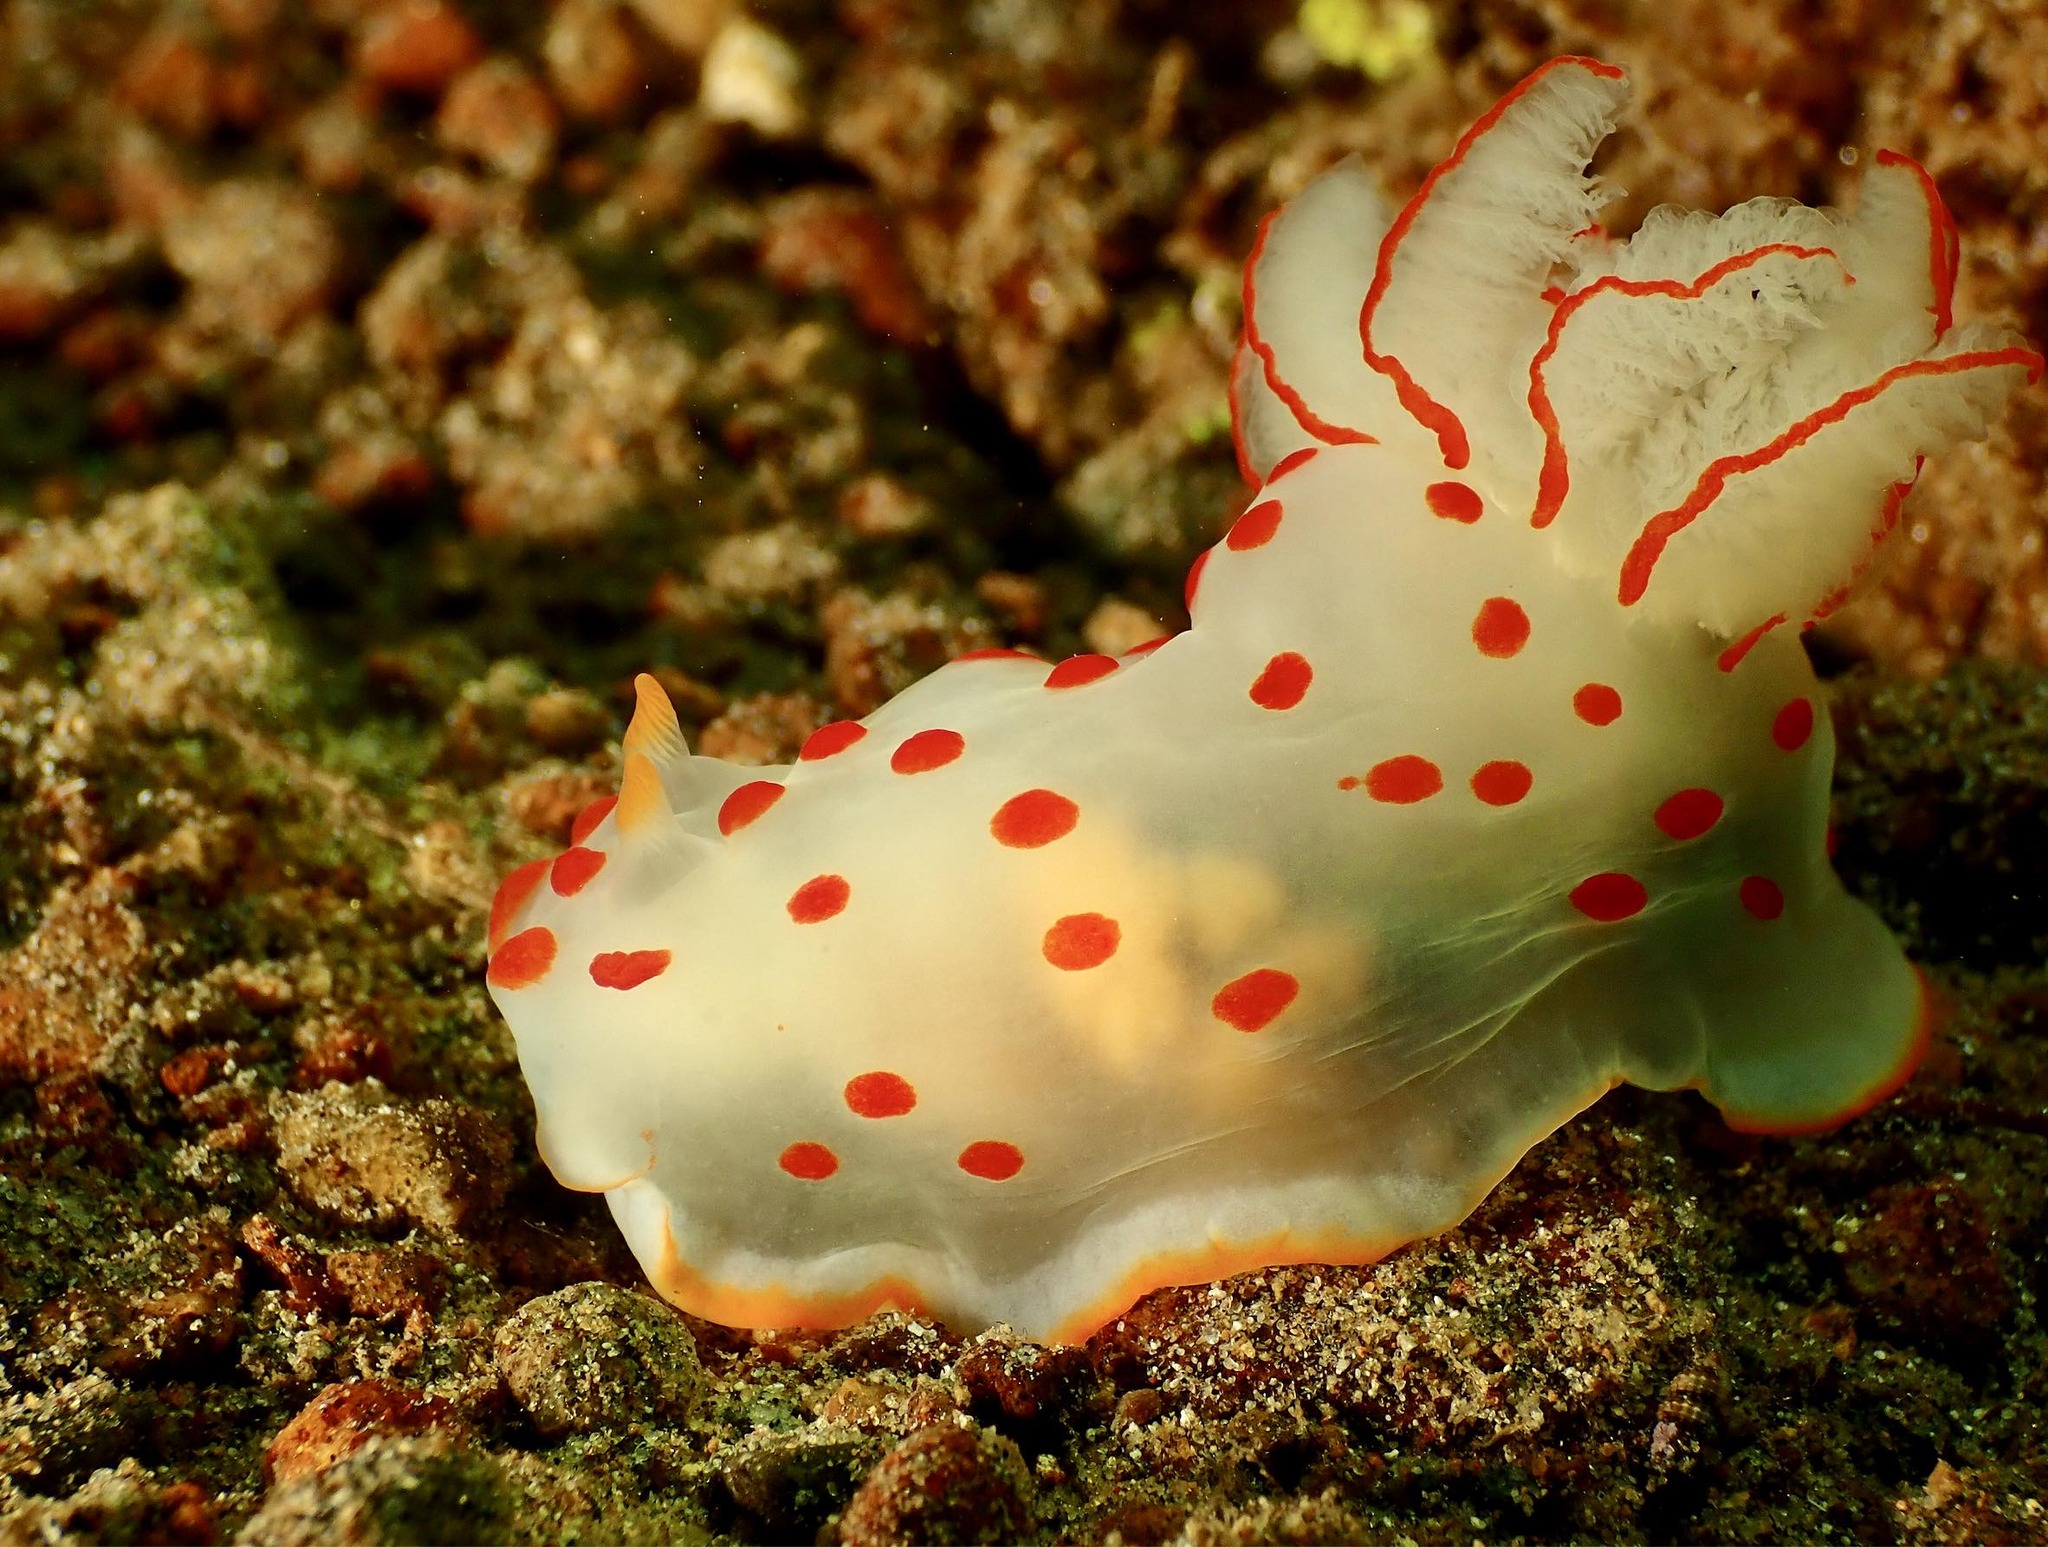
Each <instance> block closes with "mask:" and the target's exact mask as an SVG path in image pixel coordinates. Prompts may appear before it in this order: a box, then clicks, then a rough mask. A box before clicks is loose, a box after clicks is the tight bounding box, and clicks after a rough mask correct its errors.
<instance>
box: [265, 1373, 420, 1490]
mask: <svg viewBox="0 0 2048 1547" xmlns="http://www.w3.org/2000/svg"><path fill="white" fill-rule="evenodd" d="M451 1416H452V1415H451V1411H450V1409H449V1406H448V1404H447V1403H446V1402H444V1401H442V1400H440V1399H439V1398H437V1397H429V1396H426V1395H424V1394H423V1393H421V1392H418V1391H415V1390H413V1389H412V1388H411V1387H410V1386H401V1385H399V1384H397V1383H396V1382H394V1381H387V1380H377V1379H374V1378H372V1379H369V1380H356V1381H337V1382H336V1383H335V1384H333V1385H331V1386H328V1387H325V1388H324V1389H323V1390H322V1391H321V1392H320V1394H319V1395H318V1396H316V1397H314V1398H313V1400H312V1401H311V1402H308V1403H307V1404H306V1405H305V1406H304V1407H303V1408H301V1409H300V1410H299V1413H298V1416H297V1417H295V1418H293V1419H292V1421H291V1422H290V1423H288V1424H286V1425H285V1426H284V1427H283V1428H282V1429H280V1430H278V1432H277V1437H276V1438H275V1439H273V1440H272V1441H271V1442H270V1446H269V1448H268V1449H267V1450H265V1451H264V1452H263V1474H264V1476H265V1477H266V1478H268V1479H270V1480H271V1481H273V1482H280V1483H284V1482H290V1481H291V1480H292V1479H294V1478H297V1477H307V1476H310V1475H311V1474H313V1473H315V1472H322V1471H325V1470H326V1469H327V1468H328V1467H330V1466H333V1465H334V1464H335V1463H336V1462H337V1461H340V1460H342V1459H343V1458H344V1457H347V1456H352V1455H354V1454H355V1453H356V1452H357V1451H358V1450H360V1449H362V1448H363V1446H364V1445H365V1444H367V1443H368V1442H369V1441H370V1440H372V1439H374V1438H377V1437H378V1436H380V1435H394V1434H420V1433H423V1432H424V1431H426V1430H428V1429H432V1428H435V1427H437V1426H439V1425H442V1424H445V1423H447V1422H448V1421H449V1419H450V1417H451Z"/></svg>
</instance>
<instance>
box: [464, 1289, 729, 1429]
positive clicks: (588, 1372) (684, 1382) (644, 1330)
mask: <svg viewBox="0 0 2048 1547" xmlns="http://www.w3.org/2000/svg"><path fill="white" fill-rule="evenodd" d="M497 1354H498V1372H499V1374H501V1375H503V1376H504V1377H505V1384H506V1385H507V1386H509V1387H511V1388H512V1395H513V1396H515V1397H517V1398H518V1399H519V1405H520V1406H521V1407H523V1408H525V1409H526V1414H527V1417H528V1418H529V1419H530V1420H531V1421H532V1424H533V1427H534V1430H535V1432H537V1433H539V1434H540V1435H542V1436H543V1437H545V1438H548V1439H559V1438H561V1437H562V1436H563V1435H566V1434H572V1433H578V1432H588V1431H592V1430H598V1429H624V1428H631V1427H633V1426H635V1425H638V1424H643V1423H681V1422H682V1421H683V1420H684V1419H685V1418H687V1417H688V1416H689V1414H690V1409H691V1408H692V1407H693V1406H694V1405H695V1404H696V1402H697V1400H698V1398H699V1397H700V1396H701V1395H702V1394H703V1390H704V1386H705V1376H704V1369H703V1366H702V1364H701V1363H700V1362H699V1361H698V1358H697V1345H696V1343H695V1341H694V1340H693V1339H692V1338H691V1336H690V1329H689V1327H688V1326H686V1325H685V1324H684V1322H683V1319H682V1318H681V1317H680V1316H679V1315H677V1314H676V1313H675V1312H674V1311H672V1310H670V1309H669V1308H668V1307H667V1306H666V1305H663V1304H661V1303H660V1302H659V1301H656V1300H652V1299H649V1298H648V1297H647V1296H645V1295H640V1294H634V1293H633V1292H632V1291H630V1290H626V1289H620V1288H618V1287H617V1286H615V1285H612V1284H603V1283H589V1284H571V1285H570V1286H569V1287H568V1288H567V1289H559V1290H557V1291H555V1293H553V1294H551V1295H542V1296H541V1297H540V1298H539V1299H537V1300H532V1301H529V1302H528V1303H527V1304H526V1305H524V1306H522V1307H521V1308H520V1309H519V1310H518V1312H516V1313H515V1314H514V1315H513V1316H512V1317H511V1318H510V1319H509V1320H507V1321H506V1322H505V1323H504V1325H502V1326H501V1327H499V1328H498V1338H497Z"/></svg>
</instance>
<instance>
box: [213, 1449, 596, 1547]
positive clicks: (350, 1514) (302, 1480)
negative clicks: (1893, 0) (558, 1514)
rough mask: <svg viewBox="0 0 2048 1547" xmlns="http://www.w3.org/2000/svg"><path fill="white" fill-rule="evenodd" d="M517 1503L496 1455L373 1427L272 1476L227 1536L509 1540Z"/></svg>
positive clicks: (350, 1544)
mask: <svg viewBox="0 0 2048 1547" xmlns="http://www.w3.org/2000/svg"><path fill="white" fill-rule="evenodd" d="M521 1502H522V1500H521V1497H520V1494H519V1491H518V1489H517V1487H516V1486H515V1484H514V1483H513V1480H512V1478H511V1477H510V1476H508V1475H507V1471H506V1468H505V1466H504V1464H503V1463H502V1462H500V1461H499V1460H498V1459H497V1458H496V1457H495V1456H492V1455H490V1454H488V1453H486V1452H484V1451H482V1450H480V1449H478V1448H475V1447H474V1446H473V1445H471V1444H469V1443H466V1442H465V1441H464V1440H462V1439H460V1438H458V1437H457V1436H455V1435H453V1434H450V1433H449V1432H447V1431H446V1430H444V1429H429V1430H428V1431H427V1432H425V1433H416V1434H391V1433H373V1434H370V1435H369V1436H367V1437H366V1438H365V1439H363V1440H362V1441H361V1442H360V1448H358V1449H356V1450H355V1451H354V1453H353V1454H347V1455H344V1456H343V1457H342V1458H341V1459H340V1460H338V1461H335V1462H333V1463H332V1464H330V1465H328V1466H326V1467H324V1468H322V1469H320V1470H318V1471H314V1472H312V1473H309V1474H307V1475H304V1476H300V1477H295V1478H292V1479H290V1480H288V1481H287V1480H283V1479H280V1480H279V1482H278V1484H277V1486H276V1487H274V1488H272V1489H271V1491H270V1493H269V1495H268V1497H266V1498H265V1499H264V1501H263V1507H262V1508H261V1509H259V1510H258V1511H257V1512H256V1513H255V1515H254V1516H252V1517H251V1518H250V1520H249V1521H248V1523H247V1524H246V1525H244V1526H243V1527H242V1530H241V1533H240V1534H239V1536H238V1537H237V1538H236V1540H237V1541H240V1542H247V1543H252V1544H261V1547H383V1544H387V1543H393V1542H503V1541H512V1540H516V1539H518V1537H519V1535H520V1533H519V1532H518V1531H516V1530H515V1529H514V1522H515V1521H516V1520H519V1518H520V1513H519V1509H520V1504H521ZM557 1529H559V1524H558V1526H557Z"/></svg>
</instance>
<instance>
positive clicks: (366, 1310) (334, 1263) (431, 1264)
mask: <svg viewBox="0 0 2048 1547" xmlns="http://www.w3.org/2000/svg"><path fill="white" fill-rule="evenodd" d="M327 1272H328V1274H329V1276H330V1277H331V1278H332V1279H333V1280H334V1285H335V1287H336V1288H337V1289H338V1290H340V1291H341V1293H342V1294H343V1296H345V1297H346V1298H347V1300H348V1308H349V1309H350V1310H351V1311H352V1312H354V1313H355V1314H356V1315H358V1316H367V1317H369V1318H370V1319H371V1320H373V1321H404V1320H406V1319H408V1318H410V1317H412V1316H415V1315H422V1314H424V1315H432V1314H433V1313H434V1312H435V1311H437V1310H439V1309H440V1308H441V1302H442V1300H443V1299H445V1298H446V1296H447V1293H448V1270H447V1268H446V1267H445V1266H444V1265H443V1264H442V1262H441V1259H440V1258H439V1257H435V1256H432V1255H431V1254H429V1253H427V1252H421V1251H413V1250H411V1249H410V1248H407V1247H403V1246H388V1247H376V1248H373V1249H371V1250H369V1251H357V1252H330V1253H329V1254H328V1256H327Z"/></svg>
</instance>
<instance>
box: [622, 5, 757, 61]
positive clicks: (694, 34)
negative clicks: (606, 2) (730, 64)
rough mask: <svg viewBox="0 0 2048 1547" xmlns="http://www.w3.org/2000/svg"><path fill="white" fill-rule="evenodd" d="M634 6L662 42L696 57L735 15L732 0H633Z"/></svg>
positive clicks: (679, 51)
mask: <svg viewBox="0 0 2048 1547" xmlns="http://www.w3.org/2000/svg"><path fill="white" fill-rule="evenodd" d="M632 6H633V9H634V11H635V12H637V13H638V14H639V17H640V19H641V20H642V21H643V22H645V23H646V24H647V26H648V28H649V30H651V31H652V32H653V33H654V35H655V36H656V37H658V38H660V39H661V40H662V42H664V43H666V44H668V46H669V47H671V48H673V49H675V50H676V51H677V52H678V53H681V54H685V55H687V56H689V57H690V58H692V59H696V58H699V57H701V56H702V55H703V53H704V50H705V49H707V48H709V47H710V46H711V40H712V39H713V38H715V37H717V36H718V29H719V28H720V27H722V26H724V25H725V19H726V17H727V16H729V15H731V14H732V9H733V0H632Z"/></svg>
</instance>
